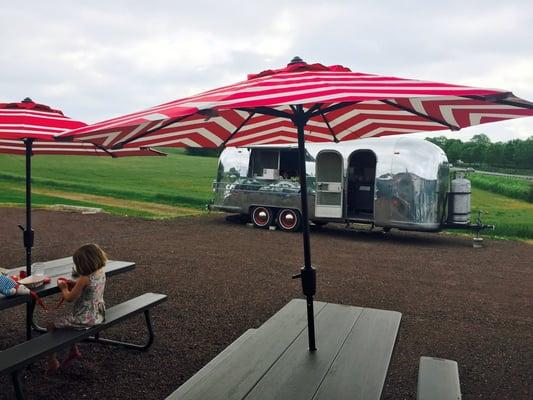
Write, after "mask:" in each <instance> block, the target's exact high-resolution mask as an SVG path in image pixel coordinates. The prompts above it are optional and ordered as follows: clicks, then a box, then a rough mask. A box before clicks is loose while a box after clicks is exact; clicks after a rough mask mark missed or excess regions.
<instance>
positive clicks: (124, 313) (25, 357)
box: [0, 257, 167, 399]
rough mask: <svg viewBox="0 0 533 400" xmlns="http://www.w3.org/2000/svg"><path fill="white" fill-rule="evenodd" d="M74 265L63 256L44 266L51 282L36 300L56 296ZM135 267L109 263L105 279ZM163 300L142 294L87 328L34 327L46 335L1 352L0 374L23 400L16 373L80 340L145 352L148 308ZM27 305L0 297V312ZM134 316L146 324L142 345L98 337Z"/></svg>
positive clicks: (20, 299) (18, 299)
mask: <svg viewBox="0 0 533 400" xmlns="http://www.w3.org/2000/svg"><path fill="white" fill-rule="evenodd" d="M73 265H74V263H73V261H72V257H66V258H62V259H59V260H54V261H49V262H47V263H45V275H47V276H50V277H51V282H50V283H48V284H46V285H43V286H41V287H39V288H37V289H36V290H35V291H36V293H37V294H38V295H39V297H44V296H49V295H52V294H55V293H59V292H60V290H59V287H58V286H57V279H58V278H59V277H61V276H63V277H70V275H71V271H72V267H73ZM134 267H135V263H132V262H128V261H108V262H107V263H106V266H105V273H106V276H113V275H115V274H118V273H121V272H126V271H130V270H132V269H133V268H134ZM13 272H18V269H16V270H13ZM166 298H167V296H166V295H163V294H157V293H145V294H143V295H141V296H138V297H135V298H133V299H130V300H128V301H125V302H124V303H121V304H118V305H115V306H113V307H111V308H108V309H107V310H106V316H105V321H104V322H103V323H101V324H98V325H95V326H93V327H91V328H89V329H84V330H68V329H58V330H55V331H52V332H46V331H45V330H43V329H42V328H39V327H37V326H36V325H35V328H36V330H37V331H39V332H46V333H43V334H42V335H40V336H38V337H36V338H33V339H31V340H27V341H25V342H23V343H21V344H18V345H15V346H13V347H10V348H8V349H6V350H3V351H0V374H11V376H12V380H13V386H14V389H15V394H16V397H17V399H23V398H24V393H23V390H22V385H21V382H20V379H19V371H20V370H21V369H23V368H24V367H25V366H27V365H29V364H31V363H33V362H34V361H36V360H38V359H39V358H42V357H44V356H46V355H49V354H51V353H54V352H56V351H58V350H60V349H62V348H64V347H67V346H70V345H71V344H74V343H77V342H80V341H92V342H97V343H103V344H112V345H120V346H124V347H127V348H133V349H137V350H146V349H148V348H149V347H150V346H151V345H152V343H153V341H154V332H153V328H152V322H151V318H150V309H151V308H152V307H154V306H156V305H158V304H160V303H162V302H163V301H165V300H166ZM28 302H32V303H33V299H32V298H31V297H30V296H15V297H7V298H3V299H0V310H2V309H5V308H9V307H14V306H16V305H19V304H24V303H28ZM137 314H144V318H145V322H146V328H147V331H148V337H147V339H146V341H145V342H144V343H141V344H138V343H128V342H122V341H118V340H113V339H109V338H102V337H100V332H102V331H103V330H105V329H107V328H109V327H111V326H113V325H116V324H118V323H119V322H121V321H123V320H125V319H127V318H130V317H132V316H134V315H137Z"/></svg>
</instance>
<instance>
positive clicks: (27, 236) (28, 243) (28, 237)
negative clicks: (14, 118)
mask: <svg viewBox="0 0 533 400" xmlns="http://www.w3.org/2000/svg"><path fill="white" fill-rule="evenodd" d="M24 143H25V145H26V227H21V229H22V238H23V241H24V247H25V248H26V274H27V275H28V276H29V275H31V248H32V247H33V229H32V226H31V154H32V145H33V139H25V140H24Z"/></svg>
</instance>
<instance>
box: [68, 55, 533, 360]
mask: <svg viewBox="0 0 533 400" xmlns="http://www.w3.org/2000/svg"><path fill="white" fill-rule="evenodd" d="M532 115H533V104H532V103H529V102H527V101H525V100H522V99H519V98H517V97H515V96H514V95H513V94H512V93H510V92H507V91H502V90H497V89H481V88H475V87H468V86H461V85H452V84H447V83H438V82H428V81H419V80H413V79H404V78H397V77H392V76H378V75H371V74H365V73H361V72H352V71H350V70H349V69H348V68H345V67H343V66H339V65H335V66H331V67H326V66H324V65H321V64H312V65H308V64H306V63H305V62H303V61H302V60H301V59H300V58H298V57H295V58H294V59H293V60H292V61H291V63H290V64H289V65H288V66H287V67H286V68H282V69H279V70H267V71H263V72H261V73H259V74H255V75H250V76H248V79H247V80H245V81H242V82H238V83H236V84H234V85H229V86H225V87H222V88H218V89H214V90H210V91H207V92H204V93H201V94H198V95H196V96H191V97H187V98H184V99H180V100H176V101H171V102H169V103H165V104H162V105H159V106H155V107H152V108H149V109H147V110H144V111H140V112H136V113H133V114H128V115H125V116H122V117H118V118H114V119H111V120H108V121H104V122H100V123H97V124H94V125H89V126H86V127H82V128H79V129H76V130H74V131H72V132H71V133H68V134H67V135H66V136H69V135H76V137H77V139H76V140H85V141H89V142H92V143H97V144H98V145H101V146H105V147H108V148H112V149H119V148H123V149H124V148H129V147H130V146H132V147H135V146H147V147H150V146H176V147H220V146H250V145H258V144H288V143H294V142H298V149H299V172H300V184H301V191H300V193H301V212H302V229H303V242H304V265H305V266H304V268H302V271H301V274H300V275H299V277H301V279H302V288H303V292H304V294H305V296H306V297H307V315H308V324H309V325H308V326H309V329H308V334H309V348H310V349H311V350H315V349H316V347H315V336H314V317H313V295H314V294H315V286H316V280H315V270H314V268H313V267H312V266H311V252H310V243H309V226H308V211H307V184H306V172H305V148H304V146H305V141H308V142H326V141H335V142H339V141H344V140H352V139H357V138H362V137H375V136H385V135H395V134H405V133H411V132H421V131H436V130H442V129H452V130H459V129H460V128H464V127H467V126H472V125H478V124H483V123H487V122H494V121H501V120H506V119H512V118H519V117H526V116H532Z"/></svg>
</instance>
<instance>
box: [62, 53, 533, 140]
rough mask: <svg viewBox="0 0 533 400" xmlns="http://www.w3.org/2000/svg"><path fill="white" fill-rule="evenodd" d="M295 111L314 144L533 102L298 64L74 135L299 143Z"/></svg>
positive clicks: (440, 124)
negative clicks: (304, 121)
mask: <svg viewBox="0 0 533 400" xmlns="http://www.w3.org/2000/svg"><path fill="white" fill-rule="evenodd" d="M295 105H302V106H303V110H304V111H305V112H307V113H308V115H309V118H308V120H307V124H306V126H305V140H306V141H308V142H325V141H344V140H352V139H358V138H363V137H374V136H385V135H394V134H404V133H412V132H420V131H436V130H443V129H452V130H458V129H460V128H464V127H467V126H472V125H478V124H483V123H487V122H494V121H501V120H506V119H512V118H519V117H525V116H531V115H533V109H532V108H533V104H532V103H529V102H526V101H524V100H522V99H519V98H517V97H515V96H513V94H512V93H510V92H507V91H502V90H497V89H481V88H475V87H468V86H460V85H452V84H446V83H437V82H428V81H419V80H413V79H404V78H396V77H390V76H378V75H371V74H365V73H360V72H351V71H350V70H349V69H348V68H345V67H342V66H332V67H325V66H323V65H321V64H312V65H308V64H306V63H304V62H302V61H301V60H298V59H296V60H295V62H294V63H291V64H289V65H288V66H287V67H286V68H283V69H280V70H275V71H273V70H267V71H264V72H261V73H259V74H256V75H250V76H249V77H248V79H247V80H246V81H243V82H239V83H236V84H234V85H230V86H225V87H222V88H218V89H214V90H211V91H207V92H204V93H201V94H199V95H196V96H192V97H188V98H184V99H180V100H176V101H172V102H169V103H165V104H162V105H159V106H155V107H152V108H149V109H147V110H144V111H140V112H136V113H132V114H128V115H125V116H122V117H118V118H114V119H111V120H107V121H104V122H100V123H97V124H94V125H89V126H86V127H82V128H79V129H76V130H74V131H73V132H72V133H71V134H73V135H74V134H75V135H76V136H77V139H76V140H86V141H90V142H92V143H97V144H99V145H102V146H105V147H108V148H119V147H129V146H176V147H219V146H222V145H226V146H249V145H257V144H286V143H295V142H297V140H298V139H297V137H298V135H297V129H296V126H295V124H294V123H293V122H292V120H291V118H290V117H291V115H292V114H293V110H292V108H291V106H295ZM67 136H68V135H67Z"/></svg>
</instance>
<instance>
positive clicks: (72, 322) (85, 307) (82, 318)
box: [54, 268, 105, 329]
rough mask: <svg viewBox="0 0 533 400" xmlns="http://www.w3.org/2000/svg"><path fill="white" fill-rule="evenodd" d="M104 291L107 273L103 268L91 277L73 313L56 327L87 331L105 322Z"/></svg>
mask: <svg viewBox="0 0 533 400" xmlns="http://www.w3.org/2000/svg"><path fill="white" fill-rule="evenodd" d="M104 289H105V272H104V269H103V268H101V269H99V270H98V271H96V272H94V273H92V274H91V275H89V284H88V285H87V286H85V288H83V292H81V295H80V297H78V298H77V299H76V301H75V302H74V306H73V308H72V313H71V314H70V315H67V316H65V317H62V318H59V319H58V320H56V321H55V323H54V325H55V326H56V327H57V328H71V329H87V328H90V327H91V326H93V325H96V324H100V323H102V322H104V318H105V303H104Z"/></svg>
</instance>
